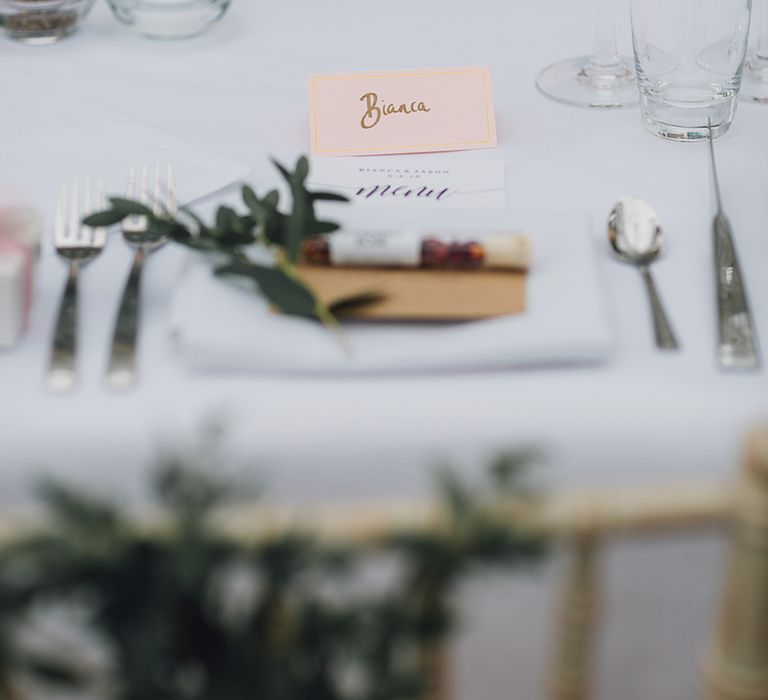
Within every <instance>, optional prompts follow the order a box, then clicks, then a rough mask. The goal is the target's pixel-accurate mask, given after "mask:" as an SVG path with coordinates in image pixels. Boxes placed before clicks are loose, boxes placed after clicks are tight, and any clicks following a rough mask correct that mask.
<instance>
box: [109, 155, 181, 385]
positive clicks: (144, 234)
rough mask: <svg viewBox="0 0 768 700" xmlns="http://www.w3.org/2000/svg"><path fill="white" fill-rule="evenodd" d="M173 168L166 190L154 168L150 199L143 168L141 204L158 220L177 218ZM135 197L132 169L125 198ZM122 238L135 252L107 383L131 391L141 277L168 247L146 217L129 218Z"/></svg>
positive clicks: (146, 172) (168, 171)
mask: <svg viewBox="0 0 768 700" xmlns="http://www.w3.org/2000/svg"><path fill="white" fill-rule="evenodd" d="M173 180H174V178H173V166H172V164H171V163H167V165H166V180H165V186H164V187H163V184H162V182H161V177H160V164H159V163H158V164H157V165H156V166H155V176H154V187H153V194H152V195H150V182H149V166H148V165H146V164H145V165H144V167H143V168H142V178H141V186H140V188H139V192H138V200H139V201H140V202H141V203H142V204H144V205H146V206H148V207H150V208H151V209H152V211H153V213H154V214H155V215H156V216H160V215H161V214H163V213H164V212H165V213H167V214H169V215H171V216H173V215H175V214H176V195H175V191H174V181H173ZM135 196H136V169H135V168H131V172H130V174H129V176H128V186H127V188H126V198H127V199H134V197H135ZM122 229H123V237H124V238H125V241H126V243H128V245H129V246H131V248H132V249H133V250H134V256H133V263H132V265H131V271H130V274H129V275H128V281H127V282H126V285H125V290H124V291H123V297H122V300H121V302H120V308H119V310H118V313H117V320H116V321H115V328H114V332H113V335H112V350H111V354H110V360H109V367H108V369H107V383H108V384H109V386H111V387H112V388H113V389H129V388H131V387H132V386H133V385H134V384H136V381H137V379H138V372H137V366H136V352H137V345H138V333H139V320H140V307H141V304H140V299H141V277H142V272H143V270H144V262H145V260H146V258H147V256H148V255H149V254H150V253H152V252H153V251H155V250H157V249H158V248H160V247H162V246H163V245H164V244H165V243H166V238H164V237H163V236H159V235H158V234H157V233H156V232H153V231H152V230H151V227H150V226H149V221H148V219H147V217H146V216H130V217H128V218H127V219H126V220H125V221H124V222H123V226H122Z"/></svg>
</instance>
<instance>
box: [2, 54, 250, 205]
mask: <svg viewBox="0 0 768 700" xmlns="http://www.w3.org/2000/svg"><path fill="white" fill-rule="evenodd" d="M0 95H13V99H5V100H3V108H2V112H3V117H2V119H3V133H4V138H3V157H2V164H3V165H2V169H0V186H2V185H3V184H6V185H7V184H11V185H13V186H14V188H16V189H17V190H19V191H20V192H22V193H23V195H24V196H25V197H26V198H27V199H28V200H29V201H31V202H33V203H34V204H35V206H37V207H40V208H41V209H42V210H43V211H44V212H45V213H47V214H48V218H49V220H50V217H51V216H52V214H53V211H54V209H55V205H56V201H57V196H58V191H59V188H60V186H61V183H62V181H63V180H64V179H69V178H82V177H85V176H90V177H94V178H102V179H104V181H105V183H106V188H107V192H108V193H109V194H121V193H123V192H124V191H125V184H126V179H127V177H128V171H129V169H130V166H131V165H132V164H137V165H140V164H142V163H143V162H149V163H154V162H161V163H163V164H164V163H165V162H166V161H172V162H173V163H174V166H175V172H176V188H177V198H178V200H179V201H180V202H190V201H192V200H195V199H197V198H199V197H202V196H204V195H207V194H210V193H211V192H214V191H216V190H218V189H221V188H222V187H225V186H227V185H229V184H231V183H232V182H234V181H236V180H239V179H242V178H244V177H245V176H246V175H247V174H248V173H249V172H250V170H251V169H250V167H248V166H246V165H244V164H242V163H238V162H236V161H233V160H230V159H228V158H222V157H219V156H217V155H215V154H212V153H209V152H208V151H206V150H204V149H202V148H200V147H198V146H195V145H194V144H190V143H189V142H187V141H184V140H183V139H179V138H177V137H175V136H173V135H171V134H166V133H164V132H162V131H158V130H157V129H154V128H151V127H147V126H144V125H142V124H138V123H136V122H134V121H132V120H130V119H126V118H125V117H123V116H121V115H120V114H117V113H115V112H113V111H112V110H109V109H106V108H103V107H101V106H98V105H95V104H93V103H91V102H89V101H84V100H79V99H75V98H74V97H72V96H69V95H67V94H64V93H63V92H62V91H61V90H60V89H59V88H58V87H57V86H56V85H55V84H53V83H51V82H50V81H46V80H43V79H41V78H40V77H39V76H33V75H32V74H27V73H25V72H23V71H20V70H19V69H15V68H14V69H13V70H10V69H9V70H7V71H0ZM126 99H129V97H128V96H126ZM151 109H152V105H151V104H148V105H147V110H151ZM163 172H164V169H163Z"/></svg>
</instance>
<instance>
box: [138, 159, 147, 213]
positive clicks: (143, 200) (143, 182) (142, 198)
mask: <svg viewBox="0 0 768 700" xmlns="http://www.w3.org/2000/svg"><path fill="white" fill-rule="evenodd" d="M139 201H140V202H141V203H142V204H147V203H148V202H149V164H148V163H144V167H143V169H142V172H141V193H140V194H139Z"/></svg>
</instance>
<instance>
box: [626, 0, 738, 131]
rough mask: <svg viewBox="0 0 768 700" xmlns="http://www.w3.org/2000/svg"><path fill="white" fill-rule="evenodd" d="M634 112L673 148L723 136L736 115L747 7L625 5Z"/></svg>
mask: <svg viewBox="0 0 768 700" xmlns="http://www.w3.org/2000/svg"><path fill="white" fill-rule="evenodd" d="M631 7H632V39H633V42H634V48H635V68H636V70H637V80H638V85H639V87H640V110H641V112H642V117H643V121H644V122H645V126H646V127H647V128H648V130H649V131H651V132H652V133H654V134H656V135H658V136H662V137H664V138H667V139H671V140H676V141H699V140H702V139H706V138H708V133H709V132H708V129H707V126H708V124H709V123H710V122H711V124H712V129H713V136H715V137H717V136H720V135H722V134H724V133H725V132H726V131H728V129H729V128H730V126H731V122H732V121H733V116H734V113H735V111H736V98H737V96H738V93H739V87H740V85H741V75H742V70H743V68H744V58H745V54H746V50H747V36H748V34H749V20H750V13H751V8H752V2H751V0H631Z"/></svg>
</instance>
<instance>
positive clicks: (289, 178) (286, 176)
mask: <svg viewBox="0 0 768 700" xmlns="http://www.w3.org/2000/svg"><path fill="white" fill-rule="evenodd" d="M272 164H273V165H274V166H275V167H276V168H277V169H278V170H279V171H280V174H281V175H282V176H283V178H284V179H285V181H286V182H287V183H288V184H289V185H291V186H293V176H292V175H291V173H290V172H288V169H287V168H286V167H285V166H284V165H282V164H281V163H279V162H278V161H277V160H275V159H274V158H272Z"/></svg>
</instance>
